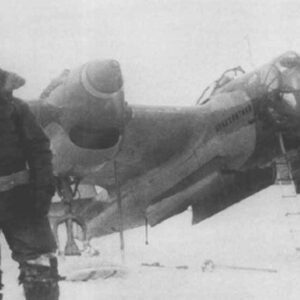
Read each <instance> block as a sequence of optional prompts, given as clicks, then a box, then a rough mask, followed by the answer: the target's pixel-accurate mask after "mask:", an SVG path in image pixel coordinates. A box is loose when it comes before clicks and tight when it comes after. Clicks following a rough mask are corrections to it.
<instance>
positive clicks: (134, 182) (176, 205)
mask: <svg viewBox="0 0 300 300" xmlns="http://www.w3.org/2000/svg"><path fill="white" fill-rule="evenodd" d="M220 82H221V81H220ZM220 82H218V83H220ZM30 106H31V108H32V110H33V112H34V113H35V114H36V116H37V118H38V119H39V121H40V123H41V124H42V126H43V128H44V129H45V131H46V133H47V134H48V136H49V138H50V139H51V147H52V151H53V154H54V156H53V164H54V169H55V173H56V175H57V178H58V191H59V194H60V196H61V197H62V199H63V204H62V203H53V208H52V216H54V217H53V219H52V221H53V220H54V221H53V222H54V223H53V224H54V227H55V228H56V227H57V225H58V224H60V223H62V222H66V223H67V226H68V228H69V242H68V244H67V249H66V250H67V252H69V254H70V253H73V254H74V253H76V251H77V249H76V245H74V243H73V241H72V239H73V236H72V232H71V231H72V222H77V223H78V224H79V225H80V226H81V227H82V229H83V233H84V238H85V239H86V240H89V239H91V238H92V237H99V236H102V235H106V234H110V233H113V232H116V231H121V232H122V230H123V229H124V230H125V229H129V228H133V227H137V226H141V225H144V224H145V222H146V223H149V224H150V225H151V226H154V225H156V224H158V223H160V222H162V221H164V220H166V219H167V218H170V217H172V216H174V215H176V214H179V213H181V212H183V211H184V210H186V209H187V208H188V207H190V206H191V208H192V215H193V217H192V218H193V224H196V223H198V222H201V221H203V220H205V219H206V218H208V217H210V216H212V215H214V214H216V213H218V212H220V211H221V210H224V209H225V208H227V207H229V206H231V205H232V204H234V203H236V202H239V201H241V200H243V199H245V198H246V197H249V196H250V195H252V194H254V193H256V192H258V191H260V190H262V189H265V188H266V187H268V186H270V185H272V184H273V183H274V181H275V178H276V172H275V167H274V166H275V164H274V162H275V161H276V159H279V158H280V157H282V156H283V155H285V156H288V155H289V154H290V153H294V158H295V157H296V159H295V160H297V155H296V156H295V153H296V154H297V153H298V152H297V149H298V148H299V146H300V57H299V56H298V55H297V54H296V53H294V52H287V53H285V54H283V55H281V56H279V57H277V58H275V59H274V60H272V61H271V62H270V63H268V64H266V65H263V66H262V67H260V68H258V69H256V70H254V71H252V72H249V73H244V74H241V75H240V76H237V77H236V78H229V77H227V78H226V80H223V83H222V84H217V85H216V86H215V88H214V90H213V92H212V93H211V94H210V95H209V96H208V97H206V98H205V99H201V101H197V104H196V105H192V106H186V107H169V106H145V105H130V104H129V103H127V102H126V101H125V97H124V87H123V77H122V73H121V68H120V65H119V63H118V62H116V61H114V60H104V61H91V62H89V63H87V64H85V65H83V66H81V67H79V68H78V69H75V70H65V71H64V72H63V73H62V75H61V76H60V77H59V78H57V79H56V80H54V81H53V82H52V83H51V84H50V86H49V87H48V88H47V89H46V90H45V91H44V92H43V94H42V96H41V98H40V99H39V100H38V101H32V102H31V103H30ZM290 164H291V166H292V172H293V174H294V175H297V169H296V168H294V169H293V162H290ZM294 165H297V164H294ZM295 181H296V183H297V178H295ZM80 183H85V184H90V185H97V186H100V187H102V188H104V189H105V190H106V191H107V192H108V195H109V199H108V200H106V201H96V200H94V199H86V201H85V200H84V199H81V200H76V201H73V198H74V195H75V191H76V188H77V187H78V185H79V184H80Z"/></svg>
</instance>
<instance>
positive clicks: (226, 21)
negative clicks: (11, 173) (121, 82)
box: [0, 0, 300, 105]
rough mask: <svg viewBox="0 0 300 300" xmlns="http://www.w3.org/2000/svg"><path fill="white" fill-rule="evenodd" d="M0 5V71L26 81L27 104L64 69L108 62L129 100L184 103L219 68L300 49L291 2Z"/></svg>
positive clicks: (133, 0) (16, 1)
mask: <svg viewBox="0 0 300 300" xmlns="http://www.w3.org/2000/svg"><path fill="white" fill-rule="evenodd" d="M0 1H1V11H0V37H1V47H0V66H2V67H3V68H7V69H11V70H14V71H17V72H19V73H20V74H21V75H23V76H25V78H26V79H27V85H26V86H25V87H24V88H22V89H20V91H18V93H17V95H18V96H21V97H23V98H25V99H31V98H35V97H37V96H38V95H39V93H40V92H41V90H42V89H43V87H45V85H47V84H48V82H49V81H50V79H51V78H53V77H55V76H56V75H58V74H59V73H60V72H61V70H62V69H63V68H72V67H75V66H78V65H80V64H82V63H84V62H86V61H88V60H91V59H103V58H115V59H117V60H119V61H120V63H121V66H122V70H123V75H124V79H125V92H126V99H127V101H128V102H129V103H147V104H166V105H172V104H174V105H185V104H187V105H189V104H192V103H194V102H195V100H196V99H197V98H198V96H199V94H200V93H201V91H202V89H203V88H204V87H205V86H206V85H207V84H208V83H209V82H211V81H212V80H214V79H216V78H217V77H218V76H219V75H220V73H222V72H223V71H224V69H226V68H229V67H233V66H237V65H242V66H244V67H245V68H246V69H248V70H249V69H251V68H252V65H253V64H254V65H256V66H258V65H260V64H262V63H265V62H267V61H268V60H270V59H272V58H273V57H274V56H276V55H278V54H281V53H282V52H284V51H287V50H290V49H292V50H295V51H299V52H300V18H299V16H300V1H298V0H295V1H287V0H286V1H275V0H272V1H266V0H264V1H261V0H260V1H249V0H248V1H242V0H240V1H229V0H227V1H222V0H219V1H212V0H207V1H203V0H182V1H179V0H156V1H154V0H152V1H151V0H126V1H125V0H60V1H49V0H30V1H29V0H9V1H4V0H0ZM247 40H248V41H249V43H248V42H247ZM249 45H250V48H249ZM251 53H252V54H251Z"/></svg>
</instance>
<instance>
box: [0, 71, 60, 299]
mask: <svg viewBox="0 0 300 300" xmlns="http://www.w3.org/2000/svg"><path fill="white" fill-rule="evenodd" d="M24 83H25V80H24V79H22V78H21V77H19V76H18V75H16V74H14V73H10V72H7V71H4V70H1V69H0V228H1V229H2V231H3V233H4V236H5V238H6V240H7V243H8V245H9V247H10V249H11V251H12V257H13V259H14V260H16V261H17V262H18V263H19V265H20V276H19V282H20V283H21V284H23V287H24V292H25V297H26V299H27V300H38V299H39V300H41V299H43V300H57V299H58V297H59V290H58V278H59V276H58V271H57V260H56V258H55V256H54V255H53V253H54V252H55V250H56V243H55V240H54V238H53V235H52V232H51V229H50V226H49V221H48V218H47V213H48V210H49V207H50V203H51V198H52V196H53V194H54V191H55V188H54V178H53V175H52V165H51V158H52V155H51V152H50V149H49V140H48V138H47V136H46V135H45V134H44V132H43V130H42V129H41V127H40V126H39V125H38V123H37V122H36V120H35V117H34V115H33V114H32V113H31V111H30V110H29V107H28V105H27V104H26V103H25V102H23V101H21V100H20V99H17V98H14V97H13V96H12V92H13V90H15V89H17V88H19V87H21V86H22V85H24ZM27 166H28V167H27Z"/></svg>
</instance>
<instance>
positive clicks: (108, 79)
mask: <svg viewBox="0 0 300 300" xmlns="http://www.w3.org/2000/svg"><path fill="white" fill-rule="evenodd" d="M81 79H82V83H83V85H84V87H85V89H86V91H87V92H89V93H90V94H91V95H93V96H94V97H97V98H101V99H107V98H111V97H113V96H114V95H115V94H117V93H119V92H120V91H121V90H122V87H123V78H122V73H121V68H120V64H119V63H118V62H117V61H115V60H104V61H93V62H90V63H88V64H87V65H85V67H84V69H83V70H82V78H81Z"/></svg>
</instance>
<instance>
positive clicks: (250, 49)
mask: <svg viewBox="0 0 300 300" xmlns="http://www.w3.org/2000/svg"><path fill="white" fill-rule="evenodd" d="M245 40H246V43H247V50H248V56H249V60H250V65H251V66H252V67H253V68H255V64H254V62H253V55H252V47H251V41H250V38H249V35H248V34H247V35H245Z"/></svg>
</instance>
